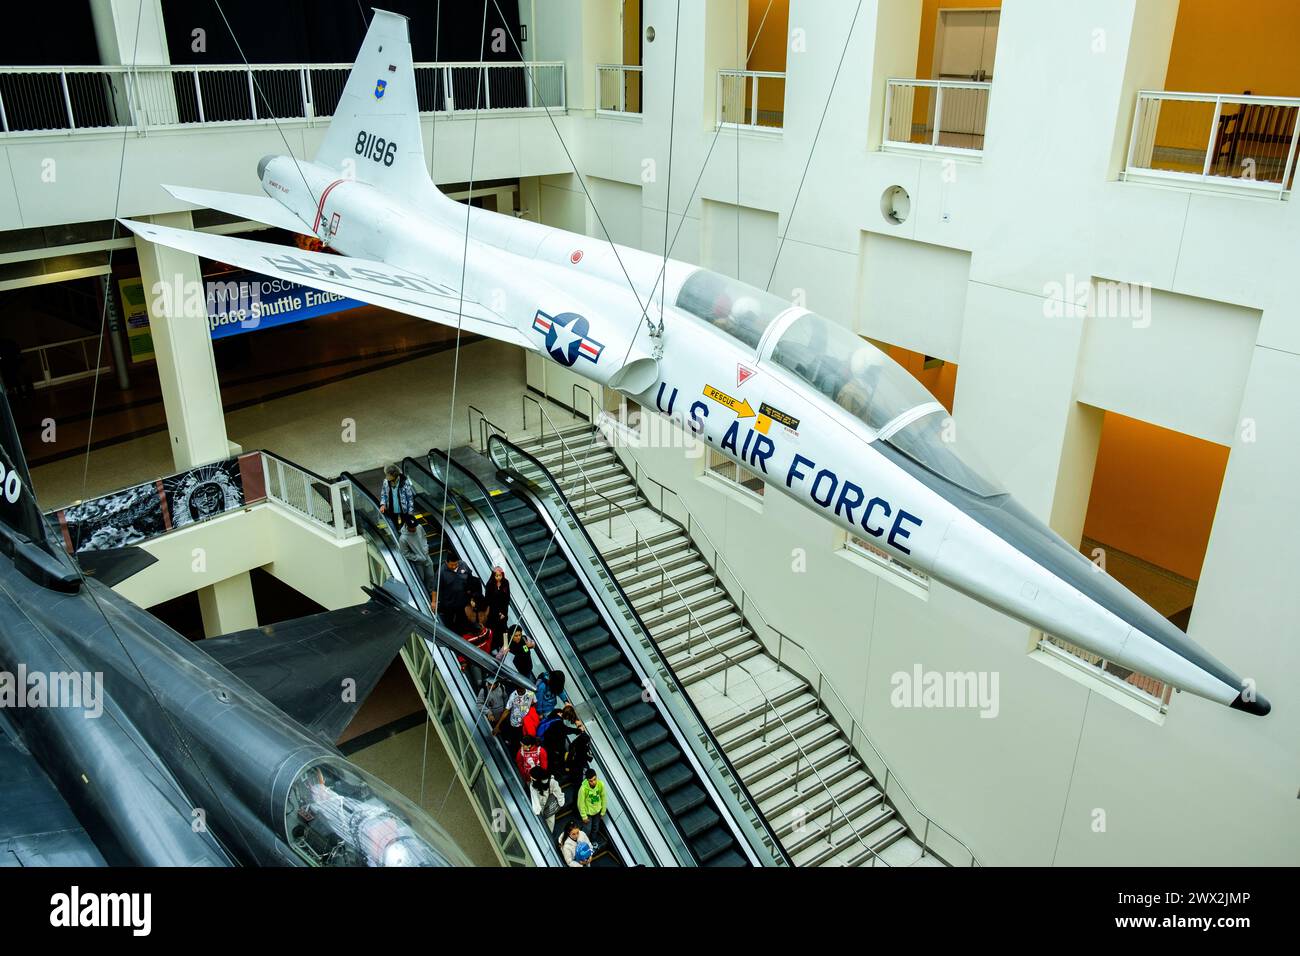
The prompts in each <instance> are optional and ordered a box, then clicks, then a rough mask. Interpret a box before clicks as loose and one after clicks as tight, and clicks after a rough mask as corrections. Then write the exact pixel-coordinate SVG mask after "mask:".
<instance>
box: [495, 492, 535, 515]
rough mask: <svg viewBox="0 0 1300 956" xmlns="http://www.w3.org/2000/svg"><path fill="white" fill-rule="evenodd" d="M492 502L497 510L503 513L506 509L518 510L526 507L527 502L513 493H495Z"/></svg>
mask: <svg viewBox="0 0 1300 956" xmlns="http://www.w3.org/2000/svg"><path fill="white" fill-rule="evenodd" d="M493 503H494V504H495V505H496V507H497V511H499V512H501V513H503V514H504V513H505V512H508V511H518V510H519V509H520V508H525V509H527V508H528V503H527V502H526V501H524V500H523V499H522V498H518V497H516V496H515V495H497V496H495V498H494V499H493Z"/></svg>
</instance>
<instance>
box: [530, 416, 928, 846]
mask: <svg viewBox="0 0 1300 956" xmlns="http://www.w3.org/2000/svg"><path fill="white" fill-rule="evenodd" d="M524 397H525V398H526V399H527V398H531V396H528V395H525V396H524ZM533 401H534V403H535V404H536V405H537V409H538V411H539V412H540V413H541V414H542V416H544V417H545V419H546V420H547V421H549V422H550V423H551V428H552V430H553V431H554V432H555V436H556V438H558V439H559V440H560V445H561V448H562V449H563V452H564V453H565V454H568V455H570V456H572V457H573V459H574V462H575V463H576V464H577V465H578V473H579V475H581V476H582V480H583V481H584V482H585V483H587V484H589V485H591V484H592V481H591V478H590V477H589V476H588V475H587V472H586V470H585V469H584V468H583V467H582V464H581V463H580V462H578V461H577V456H575V455H573V452H572V451H571V450H570V448H569V445H568V442H566V441H565V440H564V436H563V435H562V434H560V431H559V428H558V427H556V425H555V422H554V421H552V420H551V417H550V415H548V414H547V413H546V410H545V409H544V408H543V407H542V404H541V402H538V401H536V399H533ZM506 443H507V444H509V445H510V446H511V447H512V448H514V449H515V451H517V452H520V453H522V454H527V453H526V452H523V450H522V449H520V448H518V447H517V446H515V445H513V443H511V442H509V440H508V439H507V440H506ZM539 467H542V468H543V470H546V469H545V467H544V466H541V465H540V464H539ZM596 494H597V495H599V497H601V498H602V499H604V500H605V501H607V502H609V505H610V507H611V508H617V509H618V510H619V511H620V512H622V513H623V515H624V516H625V517H627V518H629V520H630V518H631V515H630V512H628V511H627V509H626V508H624V507H623V506H622V505H619V504H618V503H617V502H615V501H613V500H611V499H609V498H607V497H606V496H605V495H603V494H601V493H600V492H596ZM574 517H575V520H578V519H577V516H576V515H575V516H574ZM661 517H664V518H667V516H666V515H662V514H661ZM668 520H669V521H672V519H671V518H668ZM579 523H581V522H580V521H579ZM672 523H673V524H677V525H678V526H679V527H681V525H680V523H679V522H676V521H672ZM610 526H611V529H612V527H613V516H612V514H611V516H610ZM611 537H612V535H611ZM688 537H689V532H688ZM649 554H650V556H651V557H652V558H653V559H654V561H655V563H656V564H657V565H659V569H660V572H661V573H662V574H663V575H664V577H665V580H668V579H667V574H668V572H667V569H666V568H664V567H663V562H662V561H660V560H659V555H657V554H656V553H655V552H654V551H653V550H650V551H649ZM714 573H715V576H716V573H717V572H716V570H715V572H714ZM669 584H671V586H672V589H673V591H675V592H676V594H677V597H678V600H680V601H681V604H682V607H683V608H685V609H686V614H687V617H689V618H690V620H691V622H692V623H693V624H695V625H696V626H698V627H699V628H700V633H701V634H702V635H703V637H704V640H705V642H706V643H707V644H708V645H709V647H711V648H712V649H713V651H714V653H716V654H718V655H720V656H721V657H722V659H723V660H725V661H726V662H727V665H728V666H729V667H731V666H734V667H739V668H740V670H741V671H742V672H744V673H745V674H746V675H747V676H749V678H750V679H751V680H753V682H754V688H755V689H756V690H757V691H758V693H759V696H761V697H762V698H763V702H764V703H765V704H767V710H769V711H771V712H772V713H773V714H775V715H776V719H777V721H778V722H780V724H781V726H782V728H784V729H785V731H786V732H787V734H788V736H789V738H790V743H792V744H793V745H794V748H795V750H797V751H798V752H799V755H800V760H799V761H796V763H795V784H796V792H797V790H798V778H799V767H800V763H801V761H802V760H804V759H806V760H807V761H808V768H809V769H810V770H811V771H812V772H813V776H815V777H816V778H817V782H818V783H820V784H821V785H822V789H823V791H824V792H825V793H826V795H827V796H828V797H829V798H830V801H831V803H832V805H833V806H834V808H835V810H838V811H839V813H840V816H841V817H842V818H843V819H844V822H845V823H847V824H848V826H849V829H850V830H852V831H853V836H854V838H855V839H856V840H857V841H858V843H860V844H861V845H862V847H863V848H864V849H865V850H866V851H867V852H868V853H869V854H870V855H871V858H872V866H875V864H876V861H879V862H881V863H883V864H884V865H885V866H891V865H892V864H890V863H889V862H888V861H887V860H885V859H884V857H882V856H881V855H880V854H879V853H877V852H876V849H875V847H873V846H872V845H871V844H870V843H869V842H867V841H866V839H864V838H863V836H862V833H861V831H859V830H858V827H857V825H856V824H855V823H854V822H853V818H852V817H850V816H849V815H848V813H847V812H845V810H844V808H843V806H841V805H840V802H839V800H838V799H837V798H836V797H835V793H834V791H833V790H832V789H831V787H830V786H828V785H827V783H826V781H825V780H824V779H823V778H822V775H821V771H819V770H818V769H817V765H816V764H815V763H814V762H813V760H812V758H811V756H810V755H809V754H808V753H807V752H806V751H805V750H804V749H803V745H802V744H800V743H799V740H798V738H797V737H796V736H795V735H794V733H793V731H791V730H790V726H789V724H787V723H786V720H785V718H784V717H782V716H781V712H780V710H778V708H777V706H776V704H775V703H774V702H773V701H772V699H771V698H770V697H768V696H767V691H765V690H763V687H762V685H761V684H760V683H759V681H758V677H757V676H756V675H755V674H753V673H752V672H751V671H750V670H749V668H748V667H746V666H745V662H744V661H737V660H735V659H734V658H732V656H731V655H730V654H728V653H727V652H726V650H725V649H723V648H720V647H718V646H717V645H716V644H715V643H714V642H713V636H712V635H711V634H709V632H708V631H707V630H706V629H705V627H704V625H703V624H702V623H701V622H700V621H699V619H698V618H697V617H696V616H695V611H694V610H693V609H692V608H691V606H690V604H688V603H687V601H686V598H685V596H684V595H683V594H682V593H681V590H680V589H679V588H678V587H677V582H676V581H671V580H670V581H669ZM720 584H721V581H719V585H720ZM724 590H725V589H724ZM741 619H742V620H744V611H743V608H742V611H741ZM689 633H690V632H689V631H688V637H687V645H686V646H687V651H688V652H689V650H690V648H691V644H692V640H691V638H690V637H689ZM800 676H802V675H800ZM805 680H806V679H805ZM763 737H764V739H765V741H766V737H767V731H766V712H765V714H764V731H763ZM849 746H850V748H852V746H853V743H852V741H850V742H849ZM880 793H881V800H882V801H887V800H888V799H889V798H888V796H887V795H886V794H885V792H884V789H883V788H882V789H881V792H880ZM904 825H906V821H904ZM945 832H946V831H945ZM834 833H835V815H834V811H832V813H831V819H830V821H829V825H828V826H827V828H826V842H827V843H828V844H830V845H834V839H833V837H834ZM924 853H925V848H924V846H922V855H924Z"/></svg>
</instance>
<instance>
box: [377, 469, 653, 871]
mask: <svg viewBox="0 0 1300 956" xmlns="http://www.w3.org/2000/svg"><path fill="white" fill-rule="evenodd" d="M402 467H403V470H404V471H405V469H406V468H407V467H410V468H413V469H414V470H415V472H416V478H417V479H418V480H417V486H418V482H419V481H428V482H430V483H432V484H433V485H434V487H435V489H441V490H444V491H445V492H446V500H447V503H448V504H449V505H451V506H452V507H453V508H454V509H455V512H456V514H457V515H458V516H459V519H460V522H461V523H462V524H463V525H464V528H465V531H466V533H467V534H468V535H469V536H470V537H471V538H472V539H473V542H474V545H475V547H476V548H477V549H478V551H479V553H480V554H482V555H485V556H487V555H490V554H491V551H490V550H489V549H488V547H487V545H486V544H485V543H484V541H483V539H482V538H481V537H480V536H479V533H478V531H477V529H476V528H475V527H474V523H473V522H472V521H470V520H469V516H468V515H467V514H466V513H465V508H464V506H463V505H462V501H461V498H462V496H461V494H460V493H459V492H457V491H456V490H454V489H452V488H450V487H449V486H447V485H446V484H445V483H444V482H443V481H442V480H441V479H440V478H438V476H437V475H434V474H433V473H432V472H430V471H429V469H428V468H426V467H425V466H424V465H423V464H422V463H421V462H420V461H419V460H417V459H415V458H409V457H408V458H406V459H405V460H404V461H403V462H402ZM456 467H457V469H458V472H463V469H460V466H459V465H457V466H456ZM465 475H466V478H467V479H472V478H473V476H472V475H469V474H468V473H467V472H466V473H465ZM475 486H476V487H479V488H481V485H478V483H477V481H476V482H475ZM470 506H471V507H472V504H471V505H470ZM443 533H444V534H448V533H449V531H448V527H447V524H446V522H444V523H443ZM453 537H455V535H454V533H453ZM457 541H458V542H459V538H457ZM507 545H508V546H510V547H512V548H513V545H512V544H510V543H509V542H507ZM461 553H464V552H463V551H462V552H461ZM527 584H528V587H529V588H530V589H531V590H532V591H537V588H536V584H535V582H533V581H531V580H530V581H528V582H527ZM533 603H534V604H541V603H542V598H541V594H540V592H538V593H537V597H536V599H535V601H534V602H533ZM511 604H512V606H513V607H514V609H515V617H514V619H515V621H522V620H523V615H521V614H520V612H519V606H518V604H517V603H516V602H515V600H514V597H513V594H512V598H511ZM534 610H535V611H536V612H537V614H538V616H539V617H543V618H546V617H548V616H550V609H549V608H546V607H541V608H536V607H535V608H534ZM538 662H539V663H540V664H541V665H542V667H543V669H544V670H548V671H549V670H550V668H549V666H548V665H547V662H546V659H545V655H544V654H542V653H541V648H538ZM529 687H530V689H532V688H533V687H534V685H529ZM593 706H594V704H593ZM601 726H602V727H605V722H604V721H601ZM605 730H606V735H607V736H608V728H607V727H606V728H605ZM591 746H592V753H593V756H596V757H600V759H601V760H602V761H604V762H608V760H607V759H606V758H607V757H608V755H606V757H601V755H600V753H599V751H597V750H596V745H595V742H594V741H593V742H592V744H591ZM607 785H608V784H607ZM615 794H616V795H617V791H615ZM624 804H625V805H626V801H624ZM620 822H621V823H623V824H625V825H626V826H628V827H630V828H631V830H632V831H633V832H634V833H635V834H636V841H637V843H638V844H639V846H638V847H635V848H633V847H626V846H625V847H622V851H623V852H622V855H623V857H624V861H623V862H624V863H625V864H626V865H632V864H631V861H632V860H633V858H634V854H633V853H630V852H627V851H628V850H629V849H638V850H639V851H640V852H642V853H643V854H644V855H645V856H646V858H647V859H649V858H653V852H652V851H651V849H650V841H648V840H647V839H646V836H645V834H644V833H643V832H642V828H641V826H640V825H639V823H638V822H637V820H636V819H635V817H634V815H632V814H624V815H623V816H622V817H621V818H620ZM621 839H622V840H624V841H626V839H627V838H626V837H621Z"/></svg>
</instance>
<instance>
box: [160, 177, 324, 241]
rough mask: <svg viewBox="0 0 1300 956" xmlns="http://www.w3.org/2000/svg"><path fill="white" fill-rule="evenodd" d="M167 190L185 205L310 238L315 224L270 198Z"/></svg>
mask: <svg viewBox="0 0 1300 956" xmlns="http://www.w3.org/2000/svg"><path fill="white" fill-rule="evenodd" d="M163 189H165V190H167V192H169V193H171V194H172V195H173V196H174V197H176V198H177V199H179V200H180V201H181V202H187V203H193V204H194V205H195V206H203V207H205V208H207V209H215V210H217V212H224V213H227V214H228V215H231V216H238V217H239V218H240V219H247V220H249V221H250V222H260V223H264V224H265V225H268V226H275V227H276V228H277V229H285V230H288V231H289V232H296V233H301V234H302V235H304V236H310V235H311V234H312V231H311V223H309V222H303V221H302V220H300V219H299V218H298V217H297V216H295V215H294V214H293V213H292V212H290V211H289V209H288V207H287V206H283V205H281V204H280V203H278V202H276V201H275V200H274V199H272V198H271V197H270V196H249V195H247V194H245V193H227V192H222V191H221V190H219V189H197V188H195V187H193V186H168V185H167V184H165V183H164V184H163Z"/></svg>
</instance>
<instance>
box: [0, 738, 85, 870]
mask: <svg viewBox="0 0 1300 956" xmlns="http://www.w3.org/2000/svg"><path fill="white" fill-rule="evenodd" d="M104 865H106V864H105V862H104V858H103V857H102V856H101V855H100V853H99V850H98V849H96V847H95V844H94V843H93V842H92V841H91V839H90V836H89V835H88V834H87V833H86V831H85V829H84V828H83V827H82V826H81V824H80V823H78V822H77V818H76V817H75V816H73V814H72V810H71V808H70V807H69V806H68V804H67V801H65V800H64V799H63V797H62V796H60V795H59V791H58V790H57V789H56V788H55V786H54V784H53V783H52V782H51V781H50V778H49V777H47V776H46V775H45V771H44V770H42V769H41V767H40V764H38V763H37V762H36V758H35V757H33V756H32V755H31V754H30V753H28V751H27V750H26V748H24V747H23V746H22V745H21V744H20V743H19V742H18V741H17V740H16V739H15V738H14V737H12V736H11V735H10V734H9V733H7V732H6V731H5V730H4V728H0V866H104Z"/></svg>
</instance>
